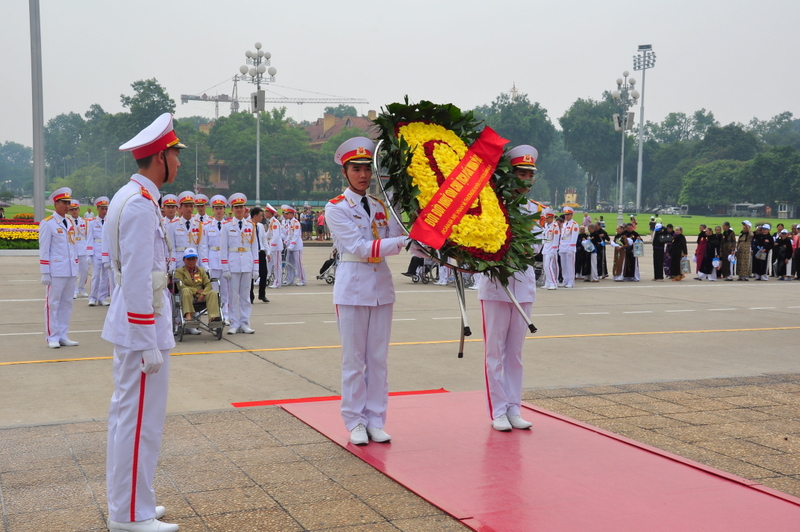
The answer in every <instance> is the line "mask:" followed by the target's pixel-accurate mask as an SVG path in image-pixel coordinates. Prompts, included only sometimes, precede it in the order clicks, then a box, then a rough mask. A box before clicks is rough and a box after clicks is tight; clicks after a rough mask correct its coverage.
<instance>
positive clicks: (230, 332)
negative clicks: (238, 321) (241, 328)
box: [228, 327, 238, 334]
mask: <svg viewBox="0 0 800 532" xmlns="http://www.w3.org/2000/svg"><path fill="white" fill-rule="evenodd" d="M237 330H238V329H236V328H235V327H231V328H230V329H228V334H236V331H237Z"/></svg>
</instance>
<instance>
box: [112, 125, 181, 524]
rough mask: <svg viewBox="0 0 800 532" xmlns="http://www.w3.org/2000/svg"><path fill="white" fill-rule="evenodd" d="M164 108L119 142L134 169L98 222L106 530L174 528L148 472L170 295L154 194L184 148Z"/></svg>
mask: <svg viewBox="0 0 800 532" xmlns="http://www.w3.org/2000/svg"><path fill="white" fill-rule="evenodd" d="M185 147H186V146H184V145H183V144H181V143H180V141H179V140H178V137H176V136H175V133H174V131H173V126H172V115H170V114H169V113H164V114H163V115H161V116H160V117H158V118H157V119H156V120H155V121H154V122H153V123H152V124H151V125H150V126H148V127H147V128H145V129H144V130H142V131H141V132H140V133H139V134H138V135H136V137H134V138H133V139H131V140H129V141H128V142H126V143H125V144H123V145H122V146H120V150H121V151H133V156H134V158H135V159H136V163H137V165H138V167H139V173H137V174H134V175H133V176H132V177H131V180H130V181H129V182H128V183H127V184H126V185H125V186H123V187H122V188H121V189H120V190H119V191H117V193H116V194H115V195H114V198H113V199H112V200H111V204H110V205H109V208H108V216H107V221H106V223H105V225H104V226H103V229H104V233H103V239H104V241H105V242H107V243H108V249H109V255H110V259H111V264H112V265H113V274H114V275H115V276H117V279H118V283H117V286H116V287H115V288H114V294H113V296H112V299H111V307H110V308H109V310H108V314H107V316H106V322H105V325H104V326H103V335H102V336H103V339H105V340H107V341H109V342H111V343H112V344H114V394H113V396H112V397H111V405H110V407H109V411H108V453H107V471H106V479H107V498H108V514H109V521H108V527H109V530H110V531H111V532H123V531H127V532H175V531H176V530H178V528H179V527H178V525H174V524H167V523H163V522H161V521H159V520H158V519H159V518H160V517H161V516H162V515H164V511H165V510H164V508H163V507H157V506H156V500H155V493H154V492H153V478H154V476H155V471H156V463H157V462H158V453H159V450H160V448H161V435H162V432H163V429H164V417H165V414H166V408H167V388H168V384H169V351H170V349H172V348H173V347H174V346H175V341H174V339H173V337H172V315H171V314H172V300H171V297H170V294H169V291H168V290H167V266H168V261H169V258H170V256H171V253H172V251H171V250H170V249H169V244H168V240H167V238H166V227H165V225H164V222H163V220H162V219H161V216H160V212H159V208H158V199H159V191H158V189H159V188H161V186H163V185H164V184H165V183H172V182H173V181H174V180H175V176H176V175H177V172H178V168H179V167H180V165H181V164H180V161H179V160H178V154H179V150H180V149H182V148H185Z"/></svg>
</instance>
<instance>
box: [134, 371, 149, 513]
mask: <svg viewBox="0 0 800 532" xmlns="http://www.w3.org/2000/svg"><path fill="white" fill-rule="evenodd" d="M142 361H144V360H142ZM146 382H147V374H146V373H144V372H142V380H141V381H140V384H139V412H138V414H137V416H136V436H134V440H133V471H132V473H131V523H133V522H134V521H136V482H137V480H138V476H137V473H138V469H139V438H140V436H141V434H142V416H143V415H144V391H145V383H146Z"/></svg>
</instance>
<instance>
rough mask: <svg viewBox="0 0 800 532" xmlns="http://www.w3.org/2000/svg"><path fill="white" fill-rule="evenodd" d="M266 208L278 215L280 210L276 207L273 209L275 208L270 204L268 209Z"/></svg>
mask: <svg viewBox="0 0 800 532" xmlns="http://www.w3.org/2000/svg"><path fill="white" fill-rule="evenodd" d="M266 208H267V210H269V211H271V212H274V213H276V214H277V212H278V209H276V208H275V207H273V206H272V205H270V204H269V203H267V207H266Z"/></svg>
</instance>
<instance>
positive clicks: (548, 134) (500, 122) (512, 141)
mask: <svg viewBox="0 0 800 532" xmlns="http://www.w3.org/2000/svg"><path fill="white" fill-rule="evenodd" d="M474 112H475V114H476V116H478V117H483V118H484V119H485V120H486V125H487V126H489V127H491V128H492V129H494V130H495V131H496V132H497V133H498V134H499V135H500V136H501V137H503V138H505V139H508V140H509V145H510V146H518V145H520V144H530V145H531V146H534V147H535V148H536V149H537V150H538V151H539V154H540V155H544V154H547V152H548V151H549V150H550V144H551V143H552V142H553V138H554V137H555V132H556V130H555V127H554V126H553V123H552V122H551V121H550V118H549V117H548V116H547V110H546V109H544V108H543V107H542V106H540V105H539V103H538V102H537V103H533V104H532V103H531V102H530V100H529V99H528V95H527V94H520V95H518V96H516V97H511V96H510V95H509V94H506V93H501V94H500V95H499V96H498V97H497V98H495V100H494V101H493V102H492V103H491V105H489V106H488V107H487V106H483V107H477V108H476V109H475V111H474Z"/></svg>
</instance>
